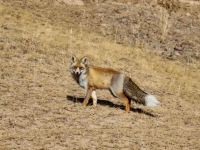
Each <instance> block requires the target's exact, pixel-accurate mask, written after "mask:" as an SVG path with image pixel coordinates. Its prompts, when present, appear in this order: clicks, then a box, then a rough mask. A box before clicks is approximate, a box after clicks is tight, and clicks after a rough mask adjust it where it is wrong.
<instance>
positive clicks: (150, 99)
mask: <svg viewBox="0 0 200 150" xmlns="http://www.w3.org/2000/svg"><path fill="white" fill-rule="evenodd" d="M144 99H145V105H146V106H149V107H155V106H159V105H160V102H159V101H158V100H157V99H156V97H155V96H153V95H146V96H145V98H144Z"/></svg>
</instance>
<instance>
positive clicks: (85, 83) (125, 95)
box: [70, 56, 160, 112]
mask: <svg viewBox="0 0 200 150" xmlns="http://www.w3.org/2000/svg"><path fill="white" fill-rule="evenodd" d="M70 72H71V74H72V77H73V78H74V79H75V81H76V82H77V83H78V84H79V85H80V86H81V87H82V88H84V89H86V91H87V92H86V96H85V99H84V101H83V105H84V106H86V105H87V104H88V101H89V99H90V97H91V96H92V99H93V105H94V106H96V105H97V96H96V92H95V90H96V89H108V90H110V91H111V93H112V94H113V96H115V97H117V98H120V99H121V100H122V101H123V103H124V105H125V110H126V112H129V111H130V104H131V100H134V101H135V102H137V103H141V104H143V105H146V106H151V107H154V106H158V105H159V104H160V102H159V101H158V100H157V99H156V98H155V97H154V96H153V95H149V94H147V93H146V92H144V91H143V90H141V89H140V88H139V87H138V86H137V85H136V84H135V83H134V82H133V81H132V79H131V78H130V77H128V76H126V75H124V74H123V73H121V72H118V71H116V70H113V69H110V68H100V67H95V66H90V65H89V60H88V58H87V57H83V58H81V59H78V58H77V57H76V56H72V58H71V66H70Z"/></svg>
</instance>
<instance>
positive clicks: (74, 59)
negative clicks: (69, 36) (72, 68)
mask: <svg viewBox="0 0 200 150" xmlns="http://www.w3.org/2000/svg"><path fill="white" fill-rule="evenodd" d="M76 60H77V58H76V56H72V58H71V64H73V63H75V62H76Z"/></svg>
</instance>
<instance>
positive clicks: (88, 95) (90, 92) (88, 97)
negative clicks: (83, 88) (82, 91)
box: [83, 88, 92, 106]
mask: <svg viewBox="0 0 200 150" xmlns="http://www.w3.org/2000/svg"><path fill="white" fill-rule="evenodd" d="M91 94H92V88H88V89H87V93H86V96H85V99H84V101H83V106H87V104H88V102H89V99H90V96H91Z"/></svg>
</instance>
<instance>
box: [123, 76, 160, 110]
mask: <svg viewBox="0 0 200 150" xmlns="http://www.w3.org/2000/svg"><path fill="white" fill-rule="evenodd" d="M123 90H124V94H125V95H126V96H127V97H129V98H130V99H132V100H134V101H135V102H137V103H141V104H143V105H145V106H149V107H155V106H158V105H159V104H160V102H159V101H158V100H157V99H156V97H155V96H153V95H149V94H147V93H146V92H144V91H143V90H141V89H140V88H139V87H138V86H137V85H136V84H135V83H134V82H133V81H132V80H131V78H129V77H126V78H125V80H124V89H123Z"/></svg>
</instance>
